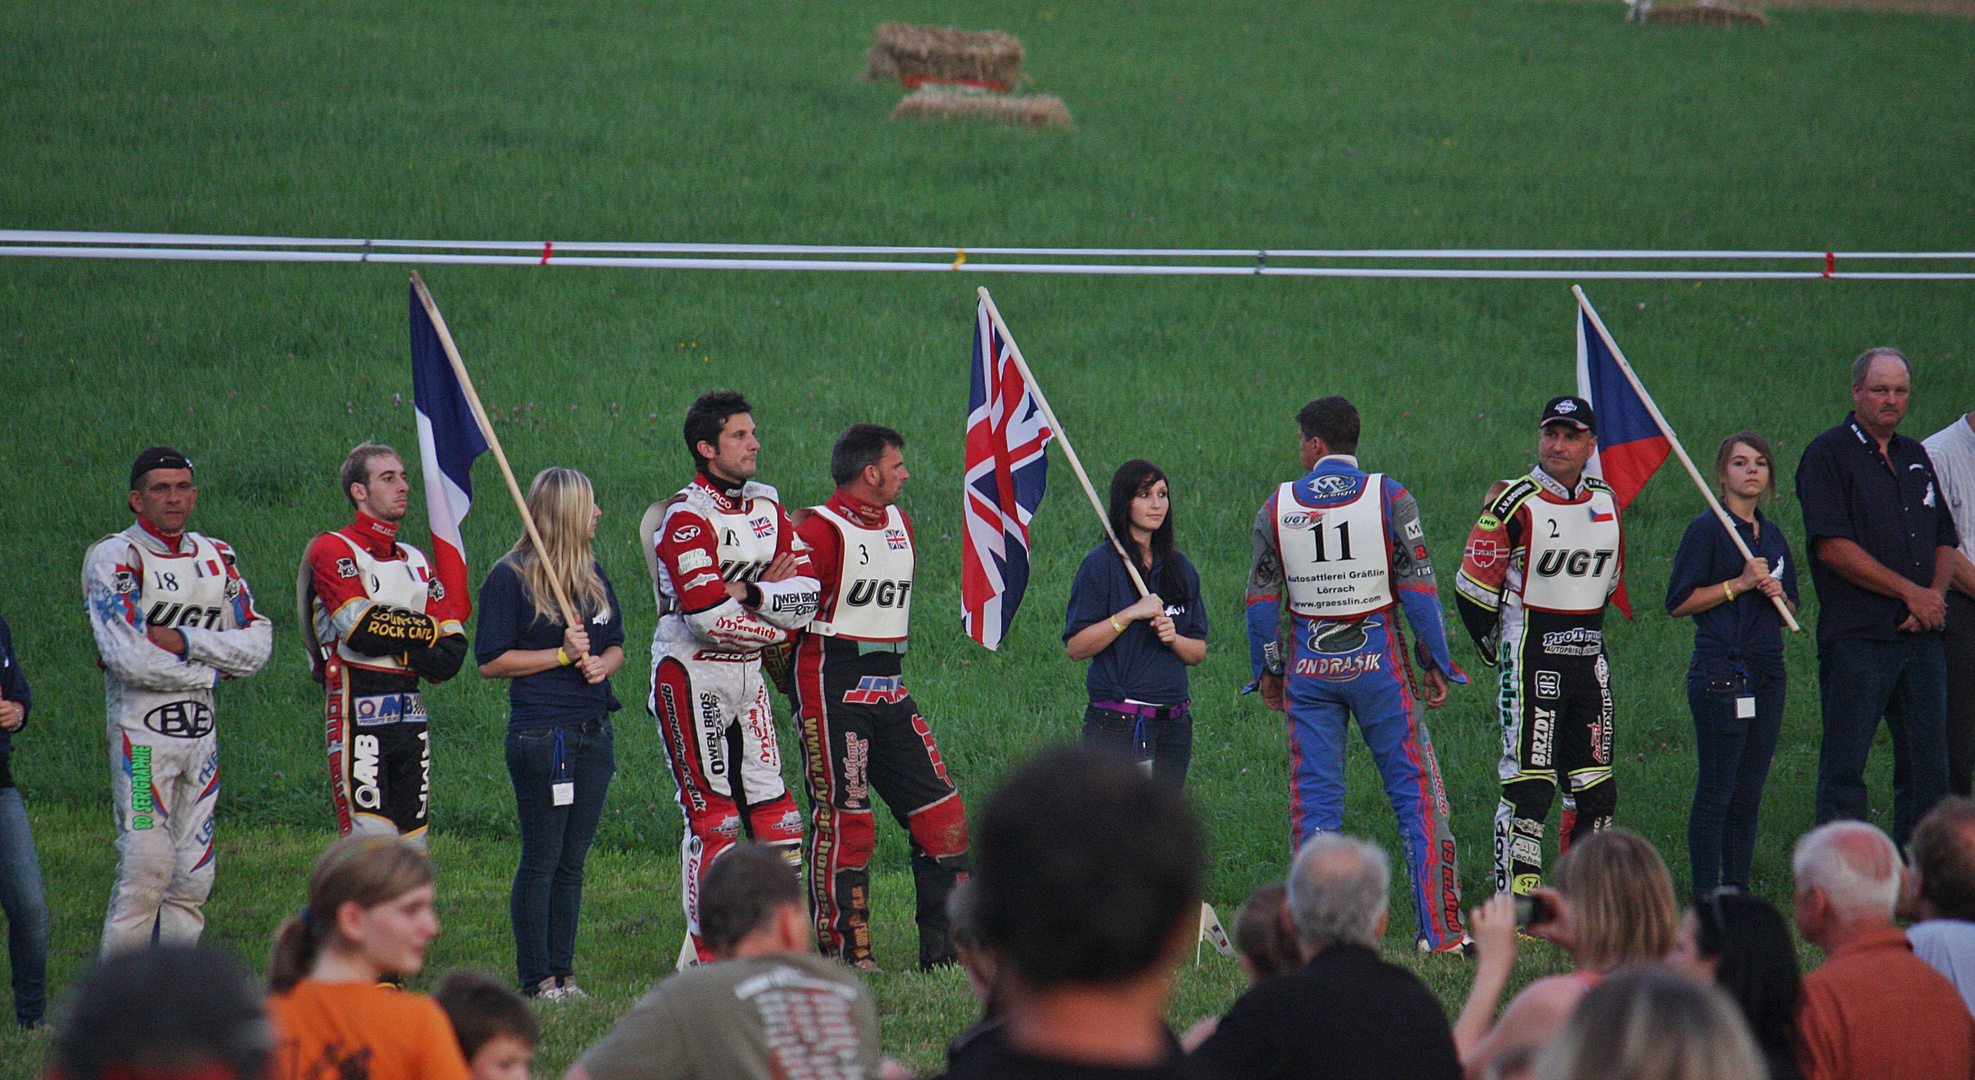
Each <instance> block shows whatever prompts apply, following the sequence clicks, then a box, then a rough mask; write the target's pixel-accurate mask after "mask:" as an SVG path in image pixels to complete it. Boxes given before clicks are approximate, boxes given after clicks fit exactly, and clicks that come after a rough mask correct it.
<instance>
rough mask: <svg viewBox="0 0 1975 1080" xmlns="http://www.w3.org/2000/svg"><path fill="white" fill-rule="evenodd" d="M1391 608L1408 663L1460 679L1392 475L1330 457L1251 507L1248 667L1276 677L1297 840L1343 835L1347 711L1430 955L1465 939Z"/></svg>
mask: <svg viewBox="0 0 1975 1080" xmlns="http://www.w3.org/2000/svg"><path fill="white" fill-rule="evenodd" d="M1374 483H1376V485H1377V486H1376V488H1372V487H1370V485H1372V484H1374ZM1354 527H1355V529H1356V532H1357V537H1356V541H1357V543H1356V547H1355V549H1354V547H1353V537H1352V531H1353V528H1354ZM1381 541H1382V542H1381ZM1285 598H1287V601H1288V606H1289V608H1290V615H1291V622H1292V625H1291V633H1290V634H1289V635H1288V640H1287V642H1286V643H1285V642H1283V641H1282V640H1281V639H1280V628H1279V627H1280V619H1281V609H1282V607H1283V604H1284V600H1285ZM1400 608H1403V609H1404V610H1405V614H1406V623H1407V624H1408V625H1410V626H1411V627H1412V629H1413V634H1414V636H1415V637H1416V638H1417V639H1418V645H1417V649H1418V660H1419V662H1420V663H1422V664H1427V665H1431V666H1432V667H1434V668H1437V669H1439V670H1440V671H1441V672H1443V673H1445V674H1446V676H1447V678H1448V680H1449V681H1450V682H1457V683H1465V682H1467V681H1468V679H1467V676H1466V675H1465V674H1463V673H1462V672H1461V670H1460V669H1459V668H1457V667H1455V666H1454V663H1453V660H1452V659H1451V658H1450V657H1449V655H1448V652H1447V631H1446V626H1445V624H1444V622H1443V621H1442V617H1441V611H1440V594H1439V592H1438V590H1437V589H1436V588H1435V586H1434V579H1433V563H1432V561H1431V560H1430V559H1429V558H1428V557H1427V551H1426V537H1425V530H1424V529H1423V528H1422V527H1421V525H1420V517H1419V505H1418V504H1417V503H1416V502H1415V501H1414V500H1413V497H1412V495H1410V494H1408V493H1407V491H1406V489H1405V488H1404V487H1401V486H1400V485H1399V482H1398V481H1396V480H1393V479H1391V478H1390V477H1385V476H1378V475H1376V474H1374V475H1371V476H1368V475H1367V474H1366V473H1365V472H1364V470H1362V469H1360V468H1359V467H1358V463H1357V459H1356V458H1353V457H1349V456H1346V455H1341V454H1334V455H1331V456H1329V457H1326V458H1324V459H1322V460H1321V461H1319V462H1317V464H1316V467H1315V468H1314V469H1312V470H1311V471H1310V473H1309V475H1307V476H1305V477H1303V478H1302V479H1300V480H1297V481H1294V482H1293V483H1289V484H1284V485H1282V486H1281V487H1280V488H1278V489H1277V491H1276V493H1275V494H1274V495H1272V496H1270V497H1269V500H1268V501H1267V502H1265V503H1263V504H1262V509H1261V512H1260V513H1258V514H1257V515H1256V517H1255V560H1254V564H1253V566H1252V568H1251V570H1250V572H1249V579H1248V646H1249V660H1250V662H1251V664H1252V665H1253V667H1254V672H1255V675H1256V677H1257V679H1258V680H1259V679H1260V677H1261V676H1263V675H1265V674H1269V675H1278V676H1284V677H1285V678H1286V686H1285V691H1286V701H1285V705H1286V711H1287V713H1288V717H1289V754H1290V771H1291V777H1290V792H1289V807H1290V823H1291V827H1292V828H1293V830H1294V832H1295V837H1296V844H1297V846H1298V847H1301V846H1302V844H1303V842H1304V841H1305V840H1307V839H1309V837H1310V835H1311V834H1312V833H1316V832H1335V831H1338V830H1341V829H1342V828H1343V827H1344V755H1345V735H1346V731H1347V729H1348V727H1349V724H1350V718H1351V717H1353V716H1355V717H1357V718H1358V727H1359V729H1360V730H1361V731H1363V732H1364V736H1365V742H1366V744H1367V745H1369V746H1370V748H1371V752H1372V759H1373V760H1374V761H1375V762H1376V763H1377V765H1378V771H1379V774H1380V775H1381V776H1382V777H1383V778H1384V780H1385V793H1386V796H1387V798H1389V799H1390V800H1391V802H1392V810H1393V813H1394V814H1396V815H1397V817H1398V820H1399V834H1400V836H1401V837H1402V838H1403V839H1404V841H1405V846H1406V863H1407V867H1408V869H1409V871H1410V872H1411V875H1412V885H1413V907H1414V910H1415V912H1416V913H1417V915H1418V917H1419V940H1420V945H1421V948H1423V949H1428V950H1436V951H1437V950H1441V949H1451V948H1455V947H1458V946H1459V945H1460V944H1461V942H1462V940H1463V938H1464V937H1465V934H1464V932H1463V930H1462V928H1461V874H1460V864H1459V862H1458V860H1457V858H1456V856H1455V851H1454V833H1453V829H1452V828H1451V826H1450V825H1449V822H1448V808H1447V793H1446V790H1445V788H1444V787H1443V785H1442V784H1441V780H1440V765H1439V763H1438V762H1437V761H1436V760H1435V759H1434V755H1433V742H1432V740H1431V738H1429V737H1428V735H1427V730H1426V721H1425V717H1423V716H1421V715H1420V714H1419V709H1418V704H1417V702H1416V700H1415V694H1414V686H1413V673H1412V669H1411V667H1410V665H1409V662H1408V658H1407V656H1406V647H1405V637H1404V635H1403V634H1402V633H1401V631H1400V629H1399V626H1398V625H1397V623H1396V622H1395V620H1394V617H1395V615H1396V614H1397V610H1398V609H1400Z"/></svg>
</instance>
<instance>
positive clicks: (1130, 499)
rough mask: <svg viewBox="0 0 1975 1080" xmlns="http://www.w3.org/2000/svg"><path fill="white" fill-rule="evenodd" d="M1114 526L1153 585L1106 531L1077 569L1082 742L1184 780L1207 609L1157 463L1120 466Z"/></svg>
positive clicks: (1073, 642) (1069, 643) (1072, 631)
mask: <svg viewBox="0 0 1975 1080" xmlns="http://www.w3.org/2000/svg"><path fill="white" fill-rule="evenodd" d="M1111 529H1112V531H1113V532H1114V533H1116V534H1117V536H1118V539H1119V540H1121V541H1123V543H1124V545H1125V550H1126V551H1129V552H1132V553H1133V556H1134V558H1136V559H1137V560H1138V568H1139V576H1140V577H1142V578H1143V579H1144V580H1145V585H1146V588H1148V589H1151V590H1152V595H1150V596H1145V597H1140V596H1139V595H1138V588H1137V586H1135V585H1133V584H1132V579H1131V573H1130V571H1129V569H1127V567H1126V566H1125V563H1124V560H1123V559H1120V558H1119V557H1118V552H1117V549H1115V548H1113V547H1112V546H1111V543H1110V541H1109V540H1106V541H1105V542H1104V543H1102V544H1099V545H1097V547H1096V548H1095V549H1093V550H1092V551H1091V553H1090V554H1089V555H1086V556H1084V561H1083V566H1082V567H1080V568H1078V570H1077V580H1076V582H1075V583H1074V584H1072V585H1071V586H1070V610H1069V616H1068V618H1067V619H1066V621H1065V622H1064V625H1063V641H1064V644H1065V646H1066V647H1067V648H1068V649H1069V652H1070V659H1072V660H1089V661H1090V662H1091V663H1090V672H1089V674H1088V675H1087V676H1086V678H1085V680H1084V683H1085V686H1086V688H1087V689H1088V690H1089V692H1090V705H1089V706H1088V707H1087V708H1086V709H1085V710H1084V731H1083V734H1084V742H1085V743H1087V744H1089V745H1092V746H1102V747H1108V748H1111V749H1115V750H1119V751H1122V752H1124V753H1128V754H1130V755H1131V756H1132V757H1133V759H1134V760H1137V761H1139V762H1140V763H1142V764H1144V765H1145V766H1146V768H1148V769H1150V770H1151V772H1152V775H1154V776H1156V777H1159V778H1161V779H1164V780H1168V781H1170V782H1172V783H1173V784H1175V785H1180V784H1184V783H1185V782H1186V767H1187V763H1188V762H1189V761H1191V760H1192V757H1193V713H1192V702H1191V700H1190V696H1189V694H1188V692H1187V684H1186V669H1187V668H1189V667H1191V666H1192V665H1194V664H1198V663H1199V662H1200V661H1202V660H1204V659H1206V657H1207V609H1206V606H1205V605H1204V604H1203V603H1202V602H1201V599H1200V575H1199V574H1198V573H1197V572H1195V571H1194V569H1193V564H1192V563H1190V562H1188V561H1187V558H1186V556H1184V555H1182V554H1180V553H1179V551H1177V550H1176V549H1175V548H1174V547H1173V517H1172V494H1171V491H1170V489H1169V488H1168V486H1167V484H1166V474H1165V473H1164V472H1161V471H1160V469H1159V466H1157V465H1154V464H1152V463H1151V462H1149V461H1146V460H1144V459H1143V458H1134V459H1133V460H1131V461H1127V462H1125V463H1124V464H1123V465H1121V466H1119V467H1118V471H1117V474H1116V475H1114V476H1112V477H1111Z"/></svg>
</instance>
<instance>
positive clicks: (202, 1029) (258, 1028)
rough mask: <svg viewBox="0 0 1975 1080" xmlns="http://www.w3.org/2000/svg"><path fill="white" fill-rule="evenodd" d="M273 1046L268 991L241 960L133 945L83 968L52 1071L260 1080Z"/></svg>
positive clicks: (100, 1077) (104, 1076)
mask: <svg viewBox="0 0 1975 1080" xmlns="http://www.w3.org/2000/svg"><path fill="white" fill-rule="evenodd" d="M272 1045H273V1036H272V1034H271V1031H270V1029H269V1027H268V1022H267V1013H266V1012H265V1011H264V1010H263V1009H262V1008H261V999H260V992H259V991H258V990H257V989H256V988H255V986H254V984H253V980H252V979H251V978H250V977H249V975H248V974H247V969H246V968H243V967H241V966H240V963H239V962H238V961H236V960H234V959H233V958H232V957H230V956H227V955H226V954H224V953H221V952H219V951H217V950H214V949H202V948H199V947H197V946H193V945H159V946H156V947H154V948H148V949H128V950H125V951H123V952H120V953H115V954H113V955H111V956H110V957H109V958H108V959H105V960H103V961H102V962H101V963H99V964H97V965H96V967H95V968H94V969H92V970H91V971H90V972H89V974H88V975H86V976H84V977H83V980H82V984H81V986H79V987H78V988H77V989H76V990H75V998H74V1002H73V1003H72V1004H71V1005H70V1006H69V1010H68V1014H67V1015H66V1016H64V1017H63V1018H62V1025H61V1030H60V1031H59V1032H57V1034H56V1036H55V1046H54V1052H53V1054H52V1056H51V1062H52V1068H51V1070H50V1073H49V1075H50V1077H51V1078H52V1080H118V1078H121V1080H133V1078H136V1077H145V1076H151V1077H165V1076H169V1077H181V1078H194V1077H196V1078H198V1080H259V1078H260V1077H261V1076H263V1075H265V1073H266V1071H267V1064H268V1053H269V1050H270V1049H271V1048H272ZM373 1075H375V1074H373Z"/></svg>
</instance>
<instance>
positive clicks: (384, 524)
mask: <svg viewBox="0 0 1975 1080" xmlns="http://www.w3.org/2000/svg"><path fill="white" fill-rule="evenodd" d="M397 535H398V526H397V524H396V523H394V522H388V521H380V520H378V519H377V518H374V517H371V516H370V515H369V514H366V513H364V512H362V511H358V512H357V518H356V520H355V521H353V522H351V523H350V524H349V525H347V526H345V527H343V528H342V529H339V530H337V531H336V532H326V533H322V534H320V535H318V536H317V537H316V538H315V540H314V541H312V542H311V543H310V544H309V551H308V556H307V558H306V560H305V565H304V567H303V574H304V575H305V578H304V580H303V581H301V582H299V583H298V596H297V601H298V604H299V606H300V608H301V617H302V618H304V619H306V620H307V621H308V625H310V626H311V627H313V629H314V631H315V642H316V648H315V651H314V653H313V654H312V655H311V657H310V660H311V661H312V662H313V663H314V664H315V667H316V670H317V671H318V672H320V673H321V675H322V684H323V688H324V690H325V691H326V692H327V693H326V698H325V705H324V714H323V721H324V728H323V731H324V736H325V740H324V742H325V746H326V748H327V749H328V752H329V794H330V801H331V803H332V804H333V805H334V807H335V810H336V828H337V831H338V832H340V833H342V834H343V835H344V836H348V835H350V834H351V833H353V832H361V833H375V834H377V835H380V836H402V837H404V838H405V840H406V841H407V842H408V843H410V844H412V845H413V846H414V847H421V848H422V847H424V846H425V829H426V824H427V822H428V820H429V819H430V812H431V803H432V741H431V737H430V733H429V731H428V729H427V714H426V710H425V696H424V695H423V694H421V693H420V692H419V689H418V687H419V680H420V679H421V678H423V679H425V680H427V681H429V682H434V683H440V682H445V681H446V680H447V679H450V678H452V677H453V676H454V675H455V674H457V673H458V672H459V665H460V661H461V660H462V659H464V658H465V656H466V630H465V628H463V627H462V626H460V624H459V623H458V622H457V621H454V620H444V621H441V620H440V619H437V618H434V617H433V616H431V615H428V614H426V611H425V607H426V604H427V602H428V601H430V600H436V599H438V598H440V597H443V596H444V595H445V589H444V587H443V586H441V585H440V584H439V579H438V576H437V575H436V574H434V573H433V571H432V567H431V565H430V564H429V563H427V562H426V561H425V555H424V553H423V552H421V551H419V550H418V549H417V548H415V547H412V546H411V545H409V544H402V543H399V542H397Z"/></svg>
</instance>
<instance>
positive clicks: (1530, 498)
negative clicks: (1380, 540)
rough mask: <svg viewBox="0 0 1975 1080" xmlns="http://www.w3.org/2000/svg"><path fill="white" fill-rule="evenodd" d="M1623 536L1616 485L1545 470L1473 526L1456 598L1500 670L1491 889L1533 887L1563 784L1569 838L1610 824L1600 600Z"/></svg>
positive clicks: (1613, 786) (1606, 669)
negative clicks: (1572, 483)
mask: <svg viewBox="0 0 1975 1080" xmlns="http://www.w3.org/2000/svg"><path fill="white" fill-rule="evenodd" d="M1623 563H1624V546H1623V544H1622V542H1621V537H1620V534H1619V524H1618V509H1617V504H1616V502H1615V500H1614V497H1613V495H1612V489H1611V488H1609V487H1607V486H1606V485H1605V482H1604V481H1603V480H1599V479H1597V478H1596V477H1585V478H1584V479H1583V480H1582V481H1580V482H1579V483H1578V485H1577V488H1576V489H1575V490H1571V489H1567V488H1565V487H1564V486H1563V485H1562V484H1560V483H1558V482H1557V481H1556V480H1555V479H1554V478H1552V477H1551V476H1550V475H1549V474H1548V473H1545V472H1544V471H1543V470H1542V469H1540V468H1539V469H1536V470H1534V471H1533V472H1531V473H1530V474H1529V475H1528V476H1524V477H1522V478H1520V479H1518V480H1516V481H1514V482H1512V483H1510V484H1509V486H1508V487H1507V488H1506V489H1505V490H1504V491H1503V492H1502V493H1501V494H1500V495H1498V496H1496V498H1495V499H1494V501H1493V502H1491V503H1490V504H1489V505H1488V509H1487V510H1486V511H1485V512H1484V513H1483V514H1482V515H1481V519H1480V521H1478V522H1476V524H1475V527H1474V531H1473V532H1472V533H1470V534H1469V535H1468V544H1467V550H1466V552H1465V553H1464V554H1463V557H1462V560H1461V575H1460V577H1459V578H1458V579H1456V581H1455V583H1454V584H1455V590H1456V600H1457V601H1458V603H1459V606H1460V609H1461V618H1462V621H1463V622H1464V623H1466V625H1467V628H1468V633H1469V634H1470V635H1472V636H1473V637H1474V639H1475V643H1476V645H1477V646H1479V647H1480V649H1481V651H1482V658H1483V659H1484V660H1486V661H1487V662H1489V663H1491V664H1499V665H1500V666H1501V669H1502V679H1501V684H1500V697H1499V701H1500V705H1501V717H1502V760H1501V766H1500V768H1499V770H1498V771H1499V773H1500V776H1501V781H1502V800H1501V802H1500V804H1498V805H1497V806H1496V809H1495V887H1496V889H1497V890H1498V891H1502V892H1508V891H1514V892H1517V893H1527V892H1529V891H1530V890H1531V889H1533V888H1535V887H1536V886H1537V885H1538V884H1539V883H1540V882H1541V878H1542V873H1543V830H1544V822H1545V820H1546V819H1547V818H1548V817H1549V814H1550V802H1551V800H1552V799H1553V798H1554V797H1555V795H1556V792H1557V788H1558V787H1559V786H1561V787H1562V788H1563V790H1564V800H1565V801H1564V813H1563V822H1562V831H1563V842H1564V845H1565V846H1568V845H1569V843H1570V842H1571V841H1572V840H1574V839H1582V838H1583V837H1585V836H1588V835H1589V834H1590V833H1591V832H1593V831H1594V830H1597V829H1603V828H1606V827H1608V826H1609V825H1611V822H1612V813H1613V811H1614V810H1616V809H1617V808H1618V783H1617V781H1615V780H1613V779H1612V688H1611V667H1610V665H1609V664H1608V663H1607V662H1606V660H1605V631H1604V628H1605V602H1606V600H1607V598H1609V597H1610V595H1611V594H1612V592H1613V591H1614V590H1616V589H1617V588H1618V583H1619V574H1620V572H1621V569H1622V566H1623Z"/></svg>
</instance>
